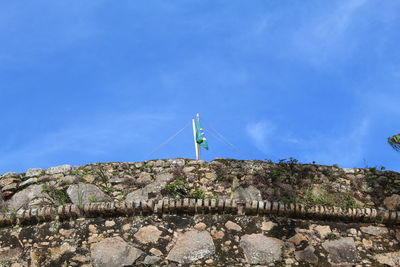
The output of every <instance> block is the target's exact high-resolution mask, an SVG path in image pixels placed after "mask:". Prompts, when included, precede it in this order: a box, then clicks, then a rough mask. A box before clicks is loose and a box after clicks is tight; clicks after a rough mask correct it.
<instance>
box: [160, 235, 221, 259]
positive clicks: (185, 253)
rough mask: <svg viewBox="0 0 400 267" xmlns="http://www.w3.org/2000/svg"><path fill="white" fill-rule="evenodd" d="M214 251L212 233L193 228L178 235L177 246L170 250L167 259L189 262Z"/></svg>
mask: <svg viewBox="0 0 400 267" xmlns="http://www.w3.org/2000/svg"><path fill="white" fill-rule="evenodd" d="M214 253H215V245H214V242H213V240H212V237H211V235H210V234H209V233H208V232H206V231H197V230H192V231H189V232H186V233H184V234H181V235H180V236H178V239H177V240H176V243H175V246H174V247H173V248H172V249H171V251H170V252H169V254H168V256H167V259H168V260H170V261H175V262H178V263H182V264H187V263H192V262H193V261H195V260H199V259H202V258H204V257H207V256H210V255H213V254H214Z"/></svg>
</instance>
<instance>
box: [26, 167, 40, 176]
mask: <svg viewBox="0 0 400 267" xmlns="http://www.w3.org/2000/svg"><path fill="white" fill-rule="evenodd" d="M43 172H44V170H43V169H40V168H32V169H28V170H27V171H26V173H25V176H26V177H34V176H39V175H41V174H42V173H43Z"/></svg>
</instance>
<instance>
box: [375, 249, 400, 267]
mask: <svg viewBox="0 0 400 267" xmlns="http://www.w3.org/2000/svg"><path fill="white" fill-rule="evenodd" d="M374 258H375V259H376V260H377V261H378V262H379V263H380V264H385V266H386V265H388V266H392V267H398V266H400V251H395V252H389V253H382V254H377V255H375V256H374Z"/></svg>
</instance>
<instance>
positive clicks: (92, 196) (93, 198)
mask: <svg viewBox="0 0 400 267" xmlns="http://www.w3.org/2000/svg"><path fill="white" fill-rule="evenodd" d="M89 201H90V202H92V203H93V202H97V198H96V196H95V195H91V196H90V197H89Z"/></svg>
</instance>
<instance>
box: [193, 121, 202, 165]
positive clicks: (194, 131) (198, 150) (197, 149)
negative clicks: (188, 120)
mask: <svg viewBox="0 0 400 267" xmlns="http://www.w3.org/2000/svg"><path fill="white" fill-rule="evenodd" d="M199 117H200V116H199V114H197V115H196V119H198V118H199ZM192 125H193V137H194V148H195V150H196V160H199V159H200V145H199V144H198V143H197V141H196V122H195V120H194V119H192Z"/></svg>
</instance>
